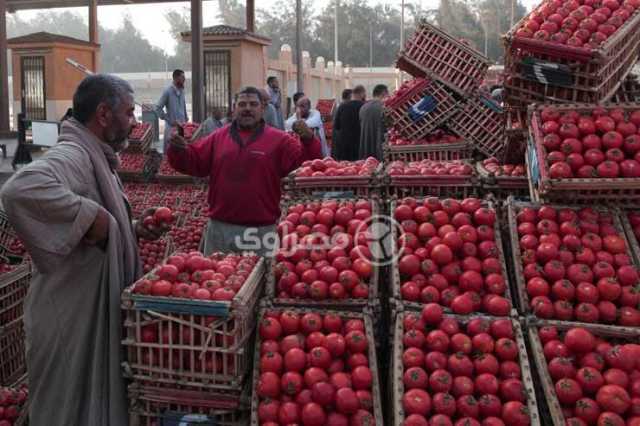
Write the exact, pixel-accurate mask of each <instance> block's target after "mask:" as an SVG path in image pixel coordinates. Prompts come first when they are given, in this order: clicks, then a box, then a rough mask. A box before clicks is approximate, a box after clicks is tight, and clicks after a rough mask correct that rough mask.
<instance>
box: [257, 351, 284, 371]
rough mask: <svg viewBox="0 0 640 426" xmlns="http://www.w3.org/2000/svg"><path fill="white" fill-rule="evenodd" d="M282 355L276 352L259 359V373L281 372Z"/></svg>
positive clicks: (268, 353)
mask: <svg viewBox="0 0 640 426" xmlns="http://www.w3.org/2000/svg"><path fill="white" fill-rule="evenodd" d="M282 365H283V360H282V355H280V354H279V353H277V352H267V353H266V354H264V355H262V357H261V358H260V371H261V372H269V371H270V372H273V373H276V374H280V372H281V371H282Z"/></svg>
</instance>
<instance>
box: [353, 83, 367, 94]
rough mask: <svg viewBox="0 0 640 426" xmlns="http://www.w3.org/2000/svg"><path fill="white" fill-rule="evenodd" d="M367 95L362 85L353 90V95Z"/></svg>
mask: <svg viewBox="0 0 640 426" xmlns="http://www.w3.org/2000/svg"><path fill="white" fill-rule="evenodd" d="M366 93H367V89H365V88H364V86H363V85H362V84H358V85H357V86H356V87H354V88H353V94H354V95H365V94H366Z"/></svg>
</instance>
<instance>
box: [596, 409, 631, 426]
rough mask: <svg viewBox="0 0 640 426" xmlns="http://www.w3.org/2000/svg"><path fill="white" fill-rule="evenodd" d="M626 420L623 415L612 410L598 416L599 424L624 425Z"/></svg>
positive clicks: (600, 425)
mask: <svg viewBox="0 0 640 426" xmlns="http://www.w3.org/2000/svg"><path fill="white" fill-rule="evenodd" d="M624 425H625V422H624V419H623V418H622V417H620V416H619V415H617V414H616V413H612V412H609V411H607V412H604V413H602V414H600V417H598V426H624Z"/></svg>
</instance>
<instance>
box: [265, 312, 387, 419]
mask: <svg viewBox="0 0 640 426" xmlns="http://www.w3.org/2000/svg"><path fill="white" fill-rule="evenodd" d="M305 312H306V313H304V314H302V313H301V314H298V313H296V312H293V311H283V312H269V311H267V312H266V313H265V315H264V318H263V319H262V321H261V322H260V324H259V336H260V339H259V349H258V348H256V350H259V351H260V363H259V371H257V372H255V374H257V375H258V380H257V385H256V388H255V389H254V392H255V393H256V394H257V395H258V397H259V398H260V403H259V406H258V420H259V424H260V425H261V426H277V425H292V424H300V425H305V426H326V425H332V426H338V425H349V424H350V425H353V426H360V425H362V426H364V425H374V424H376V420H378V421H381V419H375V417H374V409H373V407H374V402H375V404H376V405H377V404H379V403H380V401H379V400H377V397H378V395H376V392H374V389H376V387H377V383H378V378H377V377H376V374H378V372H377V371H376V370H375V369H372V368H370V361H371V360H370V359H369V350H370V349H373V348H372V347H370V345H371V346H373V342H369V340H368V339H367V330H366V329H365V322H364V321H363V320H362V319H361V318H359V317H351V318H349V317H348V316H347V315H345V316H344V317H342V316H340V315H338V314H335V313H326V314H321V313H316V312H308V311H305ZM368 332H369V333H370V332H371V330H368ZM378 389H379V388H378Z"/></svg>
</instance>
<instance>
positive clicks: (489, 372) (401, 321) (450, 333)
mask: <svg viewBox="0 0 640 426" xmlns="http://www.w3.org/2000/svg"><path fill="white" fill-rule="evenodd" d="M390 387H391V392H392V395H393V414H394V419H393V423H392V424H393V425H394V426H403V425H404V426H407V425H456V426H462V425H478V426H479V425H480V424H482V425H486V426H503V425H508V426H526V425H536V426H539V425H540V424H541V421H540V417H539V413H538V406H537V403H536V396H535V391H534V388H533V380H532V377H531V372H530V368H529V360H528V356H527V350H526V348H525V341H524V336H523V335H522V331H521V329H520V325H519V323H518V322H517V321H516V320H514V319H512V318H494V317H489V316H482V315H472V316H458V315H443V313H442V309H441V308H440V307H439V306H438V305H436V304H430V305H427V306H425V309H424V310H423V311H422V312H414V313H409V312H400V313H398V315H397V317H396V323H395V331H394V339H393V363H392V379H391V383H390Z"/></svg>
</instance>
